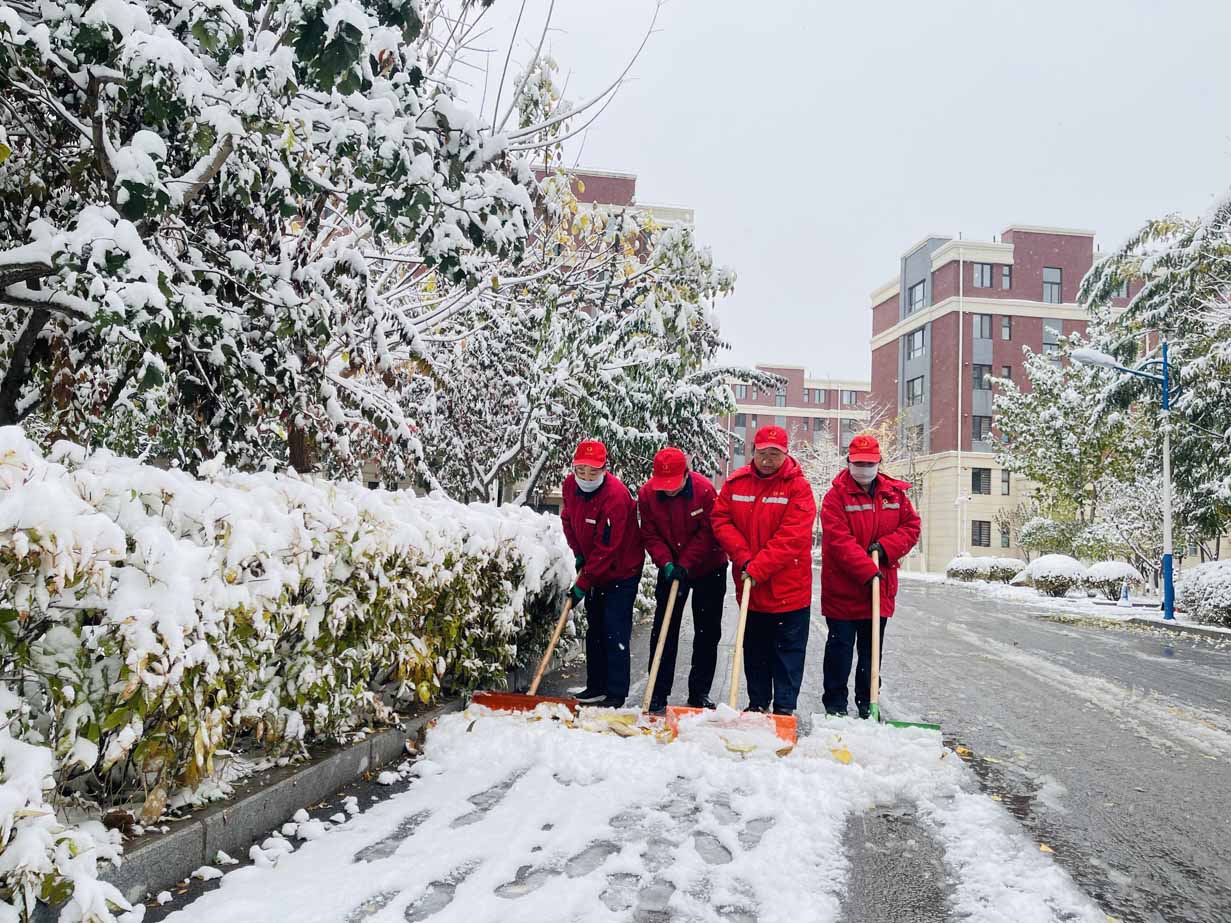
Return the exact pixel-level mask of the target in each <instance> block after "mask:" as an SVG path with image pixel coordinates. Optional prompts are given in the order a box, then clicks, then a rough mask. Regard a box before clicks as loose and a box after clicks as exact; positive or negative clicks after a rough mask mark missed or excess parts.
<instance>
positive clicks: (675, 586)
mask: <svg viewBox="0 0 1231 923" xmlns="http://www.w3.org/2000/svg"><path fill="white" fill-rule="evenodd" d="M679 592H680V582H679V581H678V580H672V581H671V592H670V593H668V594H667V611H666V612H664V613H663V623H662V625H661V626H660V627H659V629H658V644H657V645H656V646H655V648H654V662H653V663H651V664H650V681H649V682H648V683H647V684H646V687H645V697H644V698H643V699H642V700H641V710H642V711H649V710H650V697H651V696H652V695H653V694H654V684H655V683H656V682H658V667H659V666H660V665H661V664H662V662H663V649H664V648H665V647H666V646H667V632H668V631H670V630H671V616H672V615H674V614H675V598H676V597H677V596H678V595H679Z"/></svg>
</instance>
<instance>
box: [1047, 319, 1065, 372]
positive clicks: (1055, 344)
mask: <svg viewBox="0 0 1231 923" xmlns="http://www.w3.org/2000/svg"><path fill="white" fill-rule="evenodd" d="M1063 335H1064V321H1062V320H1060V319H1059V318H1055V317H1045V318H1043V354H1044V355H1046V356H1051V357H1052V361H1053V362H1058V361H1059V359H1058V358H1057V357H1058V356H1059V355H1060V337H1061V336H1063Z"/></svg>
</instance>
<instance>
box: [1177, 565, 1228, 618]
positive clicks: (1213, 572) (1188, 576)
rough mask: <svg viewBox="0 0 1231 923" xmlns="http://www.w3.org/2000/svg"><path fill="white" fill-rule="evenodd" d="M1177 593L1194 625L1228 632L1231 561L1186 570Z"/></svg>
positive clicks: (1178, 585) (1178, 584)
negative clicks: (1219, 626) (1223, 629)
mask: <svg viewBox="0 0 1231 923" xmlns="http://www.w3.org/2000/svg"><path fill="white" fill-rule="evenodd" d="M1176 591H1177V593H1178V595H1179V602H1180V606H1181V608H1183V609H1184V610H1185V611H1186V612H1187V613H1188V614H1189V615H1191V616H1192V617H1193V620H1194V621H1197V622H1204V623H1205V624H1206V625H1225V626H1227V627H1228V628H1231V561H1207V562H1206V563H1205V564H1198V565H1197V566H1196V567H1194V568H1192V569H1191V570H1186V571H1185V572H1184V574H1183V576H1182V577H1180V579H1179V581H1178V582H1177V584H1176Z"/></svg>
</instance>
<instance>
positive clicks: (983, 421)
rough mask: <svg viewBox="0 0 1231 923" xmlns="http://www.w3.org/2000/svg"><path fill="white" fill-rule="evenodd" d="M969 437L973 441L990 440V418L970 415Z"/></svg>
mask: <svg viewBox="0 0 1231 923" xmlns="http://www.w3.org/2000/svg"><path fill="white" fill-rule="evenodd" d="M970 438H971V439H973V440H974V441H975V442H991V441H992V418H991V417H979V416H972V417H971V418H970Z"/></svg>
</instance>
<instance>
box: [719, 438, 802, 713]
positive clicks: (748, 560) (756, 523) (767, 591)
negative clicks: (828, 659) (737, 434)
mask: <svg viewBox="0 0 1231 923" xmlns="http://www.w3.org/2000/svg"><path fill="white" fill-rule="evenodd" d="M712 518H713V521H714V535H715V536H716V537H717V539H718V544H720V545H721V546H722V550H723V551H725V552H726V553H727V557H729V558H730V559H731V564H732V571H733V573H734V575H735V586H736V591H737V592H738V593H740V594H741V596H742V593H743V582H744V577H745V576H747V577H750V578H751V579H752V583H753V586H752V597H751V603H750V605H749V607H748V624H747V627H746V628H745V630H744V677H745V681H746V682H747V685H748V710H749V711H768V710H769V708H770V707H771V704H772V707H773V710H774V713H775V714H779V715H790V714H793V713H794V711H795V705H796V700H797V699H798V698H799V686H800V684H801V683H802V682H803V678H804V655H805V654H806V653H807V649H808V619H809V607H810V605H811V603H812V525H813V522H814V520H815V519H816V500H815V499H814V498H813V496H812V487H811V486H810V485H809V484H808V481H807V479H806V478H805V477H804V474H803V471H802V469H800V467H799V463H798V462H796V461H795V459H793V458H791V456H790V455H788V454H787V435H786V430H784V429H783V428H782V427H780V426H766V427H763V428H762V429H760V430H758V431H757V434H756V438H755V439H754V440H753V456H752V464H751V465H745V466H744V467H743V468H740V469H739V470H738V471H736V472H735V473H734V474H732V475H731V476H730V477H729V478H727V480H726V482H725V483H724V484H723V485H722V491H721V492H720V493H719V494H718V500H717V502H716V503H715V504H714V512H713V517H712Z"/></svg>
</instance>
